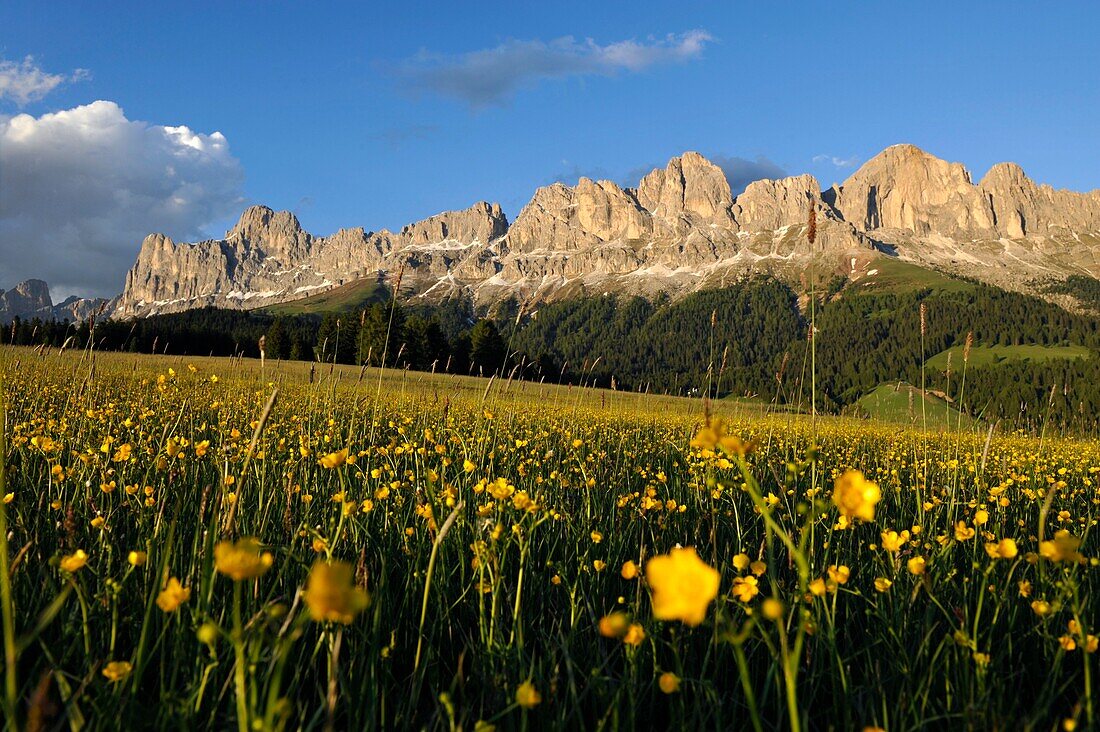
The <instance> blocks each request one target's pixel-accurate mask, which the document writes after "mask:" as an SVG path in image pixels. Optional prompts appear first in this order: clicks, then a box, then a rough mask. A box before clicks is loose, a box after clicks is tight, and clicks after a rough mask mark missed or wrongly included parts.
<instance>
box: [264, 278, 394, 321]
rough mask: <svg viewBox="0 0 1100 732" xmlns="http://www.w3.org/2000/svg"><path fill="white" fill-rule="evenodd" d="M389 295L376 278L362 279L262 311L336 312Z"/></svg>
mask: <svg viewBox="0 0 1100 732" xmlns="http://www.w3.org/2000/svg"><path fill="white" fill-rule="evenodd" d="M388 297H389V291H388V290H387V289H386V288H385V287H384V286H382V285H380V284H379V283H378V282H377V281H376V280H373V279H362V280H356V281H355V282H350V283H348V284H346V285H341V286H340V287H336V288H334V289H331V290H328V291H327V292H322V293H320V294H318V295H312V296H310V297H307V298H304V299H302V300H294V301H293V302H285V303H281V304H279V305H270V306H268V307H265V308H262V309H261V310H262V312H265V313H271V314H272V315H309V314H315V313H338V312H346V311H349V310H358V309H359V308H362V307H363V306H365V305H369V304H371V303H372V302H378V301H380V300H384V299H386V298H388Z"/></svg>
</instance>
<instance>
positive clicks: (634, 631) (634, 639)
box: [623, 623, 645, 646]
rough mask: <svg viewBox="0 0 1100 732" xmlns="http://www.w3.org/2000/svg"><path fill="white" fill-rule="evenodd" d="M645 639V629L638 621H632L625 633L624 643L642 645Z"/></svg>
mask: <svg viewBox="0 0 1100 732" xmlns="http://www.w3.org/2000/svg"><path fill="white" fill-rule="evenodd" d="M644 640H645V629H644V628H642V626H641V625H639V624H638V623H631V624H630V627H629V628H627V629H626V633H625V634H624V635H623V643H625V644H626V645H628V646H640V645H641V644H642V641H644Z"/></svg>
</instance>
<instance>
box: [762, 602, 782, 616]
mask: <svg viewBox="0 0 1100 732" xmlns="http://www.w3.org/2000/svg"><path fill="white" fill-rule="evenodd" d="M760 612H761V613H762V614H763V615H764V617H765V618H767V619H768V620H779V619H781V618H782V617H783V603H781V602H780V601H779V600H776V599H775V598H774V597H769V598H768V599H767V600H764V604H762V605H761V606H760Z"/></svg>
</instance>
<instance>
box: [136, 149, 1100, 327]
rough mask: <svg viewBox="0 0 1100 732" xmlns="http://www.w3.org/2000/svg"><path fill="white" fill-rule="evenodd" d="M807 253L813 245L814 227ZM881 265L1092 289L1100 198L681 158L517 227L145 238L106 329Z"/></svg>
mask: <svg viewBox="0 0 1100 732" xmlns="http://www.w3.org/2000/svg"><path fill="white" fill-rule="evenodd" d="M810 206H813V207H814V208H815V209H816V211H817V214H818V217H817V218H818V236H817V243H816V245H815V247H814V249H813V251H811V250H810V249H809V248H808V246H807V243H806V241H805V237H804V236H803V234H804V229H805V222H806V217H807V211H808V208H809V207H810ZM876 252H889V253H890V254H891V255H895V256H900V257H902V258H904V259H907V260H910V261H913V262H916V263H918V264H921V265H924V266H929V267H935V268H938V269H942V270H946V271H949V272H957V273H961V274H965V275H969V276H973V277H976V278H978V279H983V280H986V281H989V282H993V283H995V284H998V285H1001V286H1006V287H1011V288H1013V289H1018V290H1026V291H1041V288H1042V285H1043V283H1044V282H1046V283H1049V282H1050V281H1051V280H1058V279H1064V278H1065V277H1066V276H1068V275H1069V274H1071V273H1076V274H1080V273H1082V272H1087V273H1092V274H1096V273H1100V191H1093V192H1091V193H1074V192H1071V191H1061V190H1055V189H1053V188H1051V187H1050V186H1046V185H1037V184H1036V183H1034V182H1033V181H1032V180H1031V179H1030V178H1028V177H1027V175H1026V174H1025V173H1024V171H1023V170H1022V169H1021V168H1020V167H1019V166H1018V165H1015V164H1013V163H999V164H997V165H995V166H993V167H992V168H991V169H990V170H989V171H988V172H987V173H986V175H985V176H984V177H982V179H981V180H980V181H979V182H978V183H974V181H973V178H972V177H971V175H970V172H969V171H968V170H967V169H966V168H965V167H964V166H963V165H961V164H960V163H954V162H949V161H946V160H942V159H940V158H937V157H936V156H934V155H932V154H930V153H928V152H925V151H924V150H921V149H920V148H919V147H917V146H915V145H911V144H900V145H893V146H891V147H888V148H886V149H885V150H883V151H882V152H881V153H879V154H878V155H876V156H875V157H873V158H871V159H870V160H868V161H867V162H866V163H864V164H863V165H862V166H860V168H859V169H857V170H856V171H855V172H854V173H852V175H851V176H849V177H848V179H847V180H845V181H844V182H843V183H842V184H840V185H834V186H832V187H830V188H829V189H827V190H825V191H822V190H821V187H820V184H819V182H818V181H817V180H816V179H815V178H814V177H813V176H811V175H797V176H791V177H787V178H781V179H775V180H759V181H756V182H753V183H750V184H749V185H748V186H747V187H746V188H745V190H744V192H742V193H741V194H739V195H737V196H734V195H732V191H731V189H730V185H729V182H728V181H727V179H726V177H725V175H724V174H723V172H722V170H721V168H719V167H718V166H717V165H715V164H714V163H713V162H711V161H709V160H707V159H706V158H705V157H703V156H702V155H700V154H699V153H697V152H691V151H689V152H685V153H683V154H681V155H679V156H676V157H674V158H672V159H671V160H669V162H668V164H667V165H666V166H665V167H664V168H657V169H654V170H653V171H651V172H650V173H648V174H646V175H645V176H644V177H643V178H642V179H641V180H640V181H639V182H638V185H637V187H636V188H623V187H621V186H619V185H618V184H616V183H614V182H611V181H607V180H599V181H597V180H592V179H589V178H586V177H582V178H580V179H579V180H578V181H577V184H576V185H575V186H569V185H565V184H563V183H554V184H552V185H548V186H544V187H541V188H538V189H537V190H536V191H535V192H534V195H533V196H532V198H531V200H530V201H529V202H528V203H527V204H526V205H525V206H524V207H523V208H522V210H521V211H520V212H519V214H518V215H517V216H516V218H515V220H514V221H512V222H509V220H508V218H507V217H506V216H505V214H504V212H503V210H502V209H501V207H500V205H499V204H496V203H489V202H486V201H480V202H478V203H475V204H474V205H472V206H471V207H470V208H468V209H465V210H463V211H448V212H444V213H440V214H437V215H435V216H431V217H429V218H427V219H424V220H422V221H418V222H414V223H410V224H408V225H407V226H404V227H402V229H401V230H400V231H398V232H396V233H394V232H390V231H388V230H385V229H383V230H379V231H371V230H368V229H365V228H349V229H341V230H339V231H337V232H336V233H334V234H332V235H330V236H315V235H313V234H310V233H309V232H306V231H304V230H303V229H302V227H301V225H300V223H299V222H298V220H297V218H296V217H295V216H294V215H293V214H292V213H290V212H288V211H274V210H272V209H270V208H267V207H266V206H251V207H249V208H248V209H246V210H245V211H244V213H243V214H242V215H241V218H240V220H239V221H238V222H237V224H236V225H235V226H234V227H233V228H232V229H230V230H229V231H228V232H227V233H226V236H225V238H224V239H220V240H214V241H207V242H199V243H197V244H176V243H174V242H172V240H171V239H169V238H168V237H166V236H163V235H160V234H154V235H150V236H149V237H146V239H145V241H144V242H143V243H142V247H141V251H140V253H139V255H138V259H137V262H136V263H135V264H134V267H133V268H132V269H131V270H130V272H129V273H128V275H127V278H126V287H125V290H124V292H123V294H122V296H121V298H120V300H119V304H118V308H117V309H116V311H115V314H116V315H117V316H120V317H129V316H135V315H145V314H149V313H153V312H169V311H175V310H184V309H188V308H193V307H201V306H205V305H217V306H220V307H231V308H251V307H260V306H264V305H269V304H274V303H279V302H286V301H290V300H295V299H299V298H303V297H307V296H309V295H312V294H317V293H319V292H322V291H324V290H327V289H331V288H334V287H338V286H340V285H342V284H345V283H349V282H352V281H355V280H358V279H362V278H365V277H375V278H382V279H388V280H390V281H391V282H393V281H394V280H395V278H396V274H397V272H399V271H401V272H403V280H402V295H403V296H410V297H429V298H442V297H447V296H450V295H455V294H460V293H464V294H467V295H470V296H472V297H474V298H475V299H477V300H479V301H492V300H495V299H498V298H501V297H505V296H510V295H517V296H520V297H521V298H523V299H527V300H546V299H554V298H559V297H564V296H566V295H571V294H582V293H586V292H587V293H601V292H611V291H623V292H631V293H640V294H646V295H648V294H655V293H658V292H668V293H671V294H676V293H680V292H687V291H691V290H694V289H699V288H703V287H711V286H720V285H722V284H723V283H726V282H729V281H733V280H735V279H737V278H740V277H745V276H750V275H752V274H756V273H764V274H769V275H774V276H777V277H781V278H784V279H786V280H788V281H791V282H798V281H799V279H800V277H801V276H802V273H803V270H804V268H805V266H806V264H807V262H808V261H809V259H810V258H811V257H815V258H818V259H823V260H824V263H825V264H826V265H829V266H832V267H835V268H836V271H837V273H838V274H853V275H854V273H855V268H856V266H857V264H858V263H860V262H863V263H866V261H867V260H869V259H871V258H873V257H875V256H879V255H878V254H876Z"/></svg>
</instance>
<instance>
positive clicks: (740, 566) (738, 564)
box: [733, 554, 752, 572]
mask: <svg viewBox="0 0 1100 732" xmlns="http://www.w3.org/2000/svg"><path fill="white" fill-rule="evenodd" d="M751 561H752V560H751V559H749V555H748V554H738V555H737V556H735V557H734V558H733V567H734V569H736V570H737V571H738V572H744V571H745V570H746V569H747V568H748V566H749V562H751Z"/></svg>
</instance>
